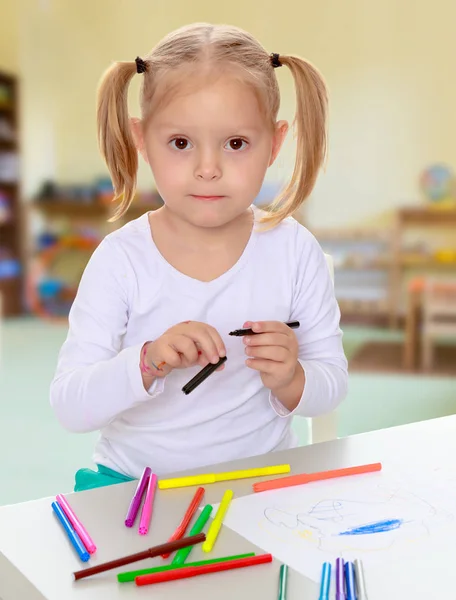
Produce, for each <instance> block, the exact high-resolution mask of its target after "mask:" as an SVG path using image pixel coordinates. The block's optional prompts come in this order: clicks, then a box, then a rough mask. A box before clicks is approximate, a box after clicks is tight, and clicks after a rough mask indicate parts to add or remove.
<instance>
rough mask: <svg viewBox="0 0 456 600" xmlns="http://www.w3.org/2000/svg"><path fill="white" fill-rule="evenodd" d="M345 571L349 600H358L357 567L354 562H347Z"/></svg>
mask: <svg viewBox="0 0 456 600" xmlns="http://www.w3.org/2000/svg"><path fill="white" fill-rule="evenodd" d="M344 571H345V589H346V590H347V600H356V592H355V565H354V564H353V563H352V562H346V563H345V566H344Z"/></svg>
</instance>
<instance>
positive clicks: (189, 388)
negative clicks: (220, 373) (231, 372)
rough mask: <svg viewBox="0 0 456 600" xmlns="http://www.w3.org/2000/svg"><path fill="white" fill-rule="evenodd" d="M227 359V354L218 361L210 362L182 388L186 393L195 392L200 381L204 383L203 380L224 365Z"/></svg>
mask: <svg viewBox="0 0 456 600" xmlns="http://www.w3.org/2000/svg"><path fill="white" fill-rule="evenodd" d="M225 361H226V356H222V358H221V359H220V360H219V361H218V362H217V363H215V364H213V363H209V364H208V365H206V366H205V367H204V368H203V369H201V371H200V372H199V373H197V374H196V375H195V377H193V379H190V381H189V382H188V383H186V384H185V385H184V387H183V388H182V391H183V392H184V394H190V392H193V390H194V389H195V388H197V387H198V386H199V384H200V383H203V381H204V380H205V379H207V378H208V377H209V375H211V373H213V372H214V371H216V370H217V369H218V368H219V367H220V366H221V365H223V363H224V362H225Z"/></svg>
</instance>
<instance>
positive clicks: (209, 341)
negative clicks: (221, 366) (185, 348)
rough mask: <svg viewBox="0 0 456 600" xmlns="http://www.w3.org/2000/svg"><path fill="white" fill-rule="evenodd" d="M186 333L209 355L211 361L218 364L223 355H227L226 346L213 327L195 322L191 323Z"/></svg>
mask: <svg viewBox="0 0 456 600" xmlns="http://www.w3.org/2000/svg"><path fill="white" fill-rule="evenodd" d="M186 335H187V336H189V337H191V339H193V341H194V342H195V343H197V344H198V346H199V347H200V349H201V350H202V352H203V353H204V354H205V355H206V356H207V357H208V360H209V362H211V363H213V364H216V363H217V362H218V361H219V360H220V357H221V356H224V355H225V346H224V344H223V341H222V338H221V337H220V336H219V334H218V333H217V332H216V331H215V329H214V328H213V327H209V326H208V325H206V326H205V325H201V324H200V323H195V325H194V326H192V324H190V325H189V326H188V330H186Z"/></svg>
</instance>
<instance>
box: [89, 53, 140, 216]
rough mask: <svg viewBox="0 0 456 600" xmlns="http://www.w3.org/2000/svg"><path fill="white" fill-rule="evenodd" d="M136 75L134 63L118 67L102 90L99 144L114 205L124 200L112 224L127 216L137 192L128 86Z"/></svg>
mask: <svg viewBox="0 0 456 600" xmlns="http://www.w3.org/2000/svg"><path fill="white" fill-rule="evenodd" d="M135 73H136V65H135V63H134V62H117V63H114V64H113V65H112V66H111V67H110V68H109V69H108V70H107V71H106V72H105V74H104V75H103V78H102V79H101V82H100V86H99V88H98V94H97V131H98V144H99V147H100V151H101V154H102V156H103V158H104V160H105V162H106V164H107V167H108V169H109V172H110V174H111V180H112V183H113V186H114V199H113V201H116V200H119V199H121V202H120V205H119V206H118V207H117V209H116V211H115V213H114V215H113V216H112V217H111V218H110V219H109V220H110V221H115V220H117V219H119V218H120V217H122V216H123V215H124V214H125V213H126V211H127V210H128V207H129V206H130V204H131V202H132V200H133V197H134V194H135V190H136V177H137V171H138V151H137V149H136V146H135V143H134V141H133V135H132V133H131V130H130V122H129V117H128V85H129V83H130V80H131V79H132V77H133V75H134V74H135Z"/></svg>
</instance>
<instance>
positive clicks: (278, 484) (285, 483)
mask: <svg viewBox="0 0 456 600" xmlns="http://www.w3.org/2000/svg"><path fill="white" fill-rule="evenodd" d="M381 469H382V463H373V464H370V465H361V466H359V467H348V468H347V469H335V470H333V471H320V472H319V473H302V474H301V475H292V476H291V477H281V478H280V479H271V480H269V481H263V482H261V483H255V484H254V485H253V491H254V492H266V491H268V490H278V489H280V488H285V487H291V486H293V485H303V484H304V483H311V482H312V481H323V480H324V479H334V478H335V477H347V476H348V475H361V474H363V473H374V472H375V471H381Z"/></svg>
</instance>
